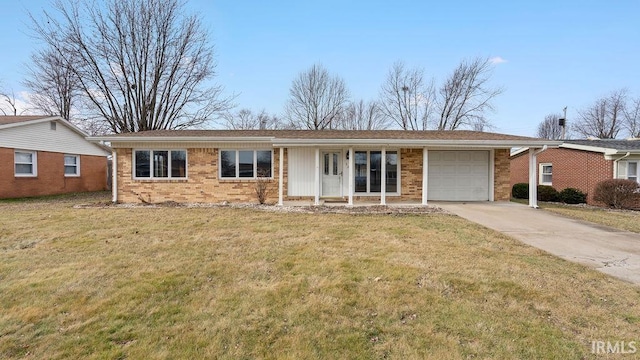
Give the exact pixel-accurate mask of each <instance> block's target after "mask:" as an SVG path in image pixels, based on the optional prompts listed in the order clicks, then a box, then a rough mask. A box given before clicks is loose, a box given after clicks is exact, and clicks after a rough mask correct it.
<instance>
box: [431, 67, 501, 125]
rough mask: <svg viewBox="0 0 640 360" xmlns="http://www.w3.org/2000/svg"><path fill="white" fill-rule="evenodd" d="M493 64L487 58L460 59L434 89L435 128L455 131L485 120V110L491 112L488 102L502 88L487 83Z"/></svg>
mask: <svg viewBox="0 0 640 360" xmlns="http://www.w3.org/2000/svg"><path fill="white" fill-rule="evenodd" d="M492 73H493V63H492V62H491V60H490V59H489V58H481V57H477V58H474V59H465V60H463V61H462V62H461V63H460V64H459V65H458V67H456V69H455V70H454V71H453V73H451V75H449V77H448V78H447V79H446V81H445V82H444V83H443V84H442V85H441V86H440V88H439V89H438V92H437V103H438V116H437V118H436V119H435V122H436V126H435V127H436V129H438V130H455V129H458V128H460V127H464V126H467V127H475V128H477V127H478V126H479V125H478V124H483V125H482V126H480V127H482V128H484V125H485V124H487V123H488V119H487V118H486V113H487V112H488V111H493V105H492V104H491V101H492V100H493V99H495V98H496V97H497V96H498V95H500V94H502V92H503V91H504V90H503V89H502V88H499V87H492V86H491V84H490V83H489V81H490V79H491V75H492Z"/></svg>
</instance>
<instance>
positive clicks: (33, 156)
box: [14, 151, 38, 176]
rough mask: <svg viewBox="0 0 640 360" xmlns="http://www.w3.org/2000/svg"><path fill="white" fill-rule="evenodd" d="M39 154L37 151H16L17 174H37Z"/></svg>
mask: <svg viewBox="0 0 640 360" xmlns="http://www.w3.org/2000/svg"><path fill="white" fill-rule="evenodd" d="M37 155H38V153H37V152H35V151H16V152H15V153H14V164H15V170H14V172H15V176H37V175H38V162H37V159H38V156H37Z"/></svg>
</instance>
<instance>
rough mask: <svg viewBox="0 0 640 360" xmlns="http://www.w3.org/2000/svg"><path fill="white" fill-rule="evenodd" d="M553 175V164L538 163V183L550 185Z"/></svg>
mask: <svg viewBox="0 0 640 360" xmlns="http://www.w3.org/2000/svg"><path fill="white" fill-rule="evenodd" d="M552 175H553V165H551V164H540V185H551V183H552V177H553V176H552Z"/></svg>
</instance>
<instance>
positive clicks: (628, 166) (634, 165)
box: [618, 161, 640, 182]
mask: <svg viewBox="0 0 640 360" xmlns="http://www.w3.org/2000/svg"><path fill="white" fill-rule="evenodd" d="M638 170H640V169H639V167H638V161H620V162H619V163H618V179H628V180H633V181H636V182H640V174H638Z"/></svg>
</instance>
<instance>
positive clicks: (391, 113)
mask: <svg viewBox="0 0 640 360" xmlns="http://www.w3.org/2000/svg"><path fill="white" fill-rule="evenodd" d="M434 95H435V93H434V87H433V81H427V82H425V80H424V71H423V70H422V69H419V68H413V69H407V68H406V67H405V65H404V63H403V62H401V61H398V62H396V63H394V64H393V66H392V67H391V69H390V70H389V73H388V74H387V78H386V79H385V81H384V83H383V84H382V88H381V89H380V101H379V104H380V109H381V111H382V113H383V114H384V115H385V116H386V117H387V118H389V119H390V120H391V121H393V122H394V123H395V124H396V125H398V126H399V127H400V128H401V129H403V130H426V129H427V123H428V119H429V116H430V115H431V112H432V110H433V105H434Z"/></svg>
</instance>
